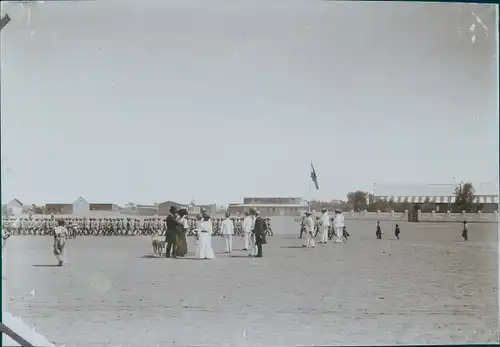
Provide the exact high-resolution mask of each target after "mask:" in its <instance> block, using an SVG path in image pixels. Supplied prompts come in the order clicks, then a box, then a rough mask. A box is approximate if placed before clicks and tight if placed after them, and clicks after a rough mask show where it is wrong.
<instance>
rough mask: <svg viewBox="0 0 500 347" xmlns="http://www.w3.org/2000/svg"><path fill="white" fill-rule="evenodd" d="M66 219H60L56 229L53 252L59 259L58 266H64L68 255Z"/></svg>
mask: <svg viewBox="0 0 500 347" xmlns="http://www.w3.org/2000/svg"><path fill="white" fill-rule="evenodd" d="M64 224H65V221H64V219H59V220H58V221H57V225H58V226H56V227H55V228H54V245H53V251H54V255H55V257H56V259H57V265H58V266H62V265H63V263H64V260H65V255H66V251H65V248H66V240H67V239H68V229H66V228H65V227H64Z"/></svg>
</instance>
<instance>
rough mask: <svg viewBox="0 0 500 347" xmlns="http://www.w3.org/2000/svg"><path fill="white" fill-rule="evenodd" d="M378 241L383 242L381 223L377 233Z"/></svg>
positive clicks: (378, 224)
mask: <svg viewBox="0 0 500 347" xmlns="http://www.w3.org/2000/svg"><path fill="white" fill-rule="evenodd" d="M375 235H376V236H377V240H382V228H381V227H380V221H377V231H375Z"/></svg>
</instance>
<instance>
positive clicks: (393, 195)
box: [373, 183, 498, 211]
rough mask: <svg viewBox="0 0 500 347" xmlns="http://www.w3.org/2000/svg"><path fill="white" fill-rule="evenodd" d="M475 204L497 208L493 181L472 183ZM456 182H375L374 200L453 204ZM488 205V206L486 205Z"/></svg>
mask: <svg viewBox="0 0 500 347" xmlns="http://www.w3.org/2000/svg"><path fill="white" fill-rule="evenodd" d="M473 185H474V188H475V199H474V203H475V204H482V205H483V206H484V208H486V209H488V210H490V209H491V210H492V211H493V210H498V187H497V185H495V184H493V183H478V184H474V183H473ZM456 187H457V184H378V183H377V184H375V185H374V190H373V195H374V198H375V199H376V200H385V201H392V202H395V203H411V204H417V203H424V202H426V201H428V202H430V203H434V204H443V205H448V204H453V203H454V202H455V199H456V198H455V188H456ZM488 205H489V206H488Z"/></svg>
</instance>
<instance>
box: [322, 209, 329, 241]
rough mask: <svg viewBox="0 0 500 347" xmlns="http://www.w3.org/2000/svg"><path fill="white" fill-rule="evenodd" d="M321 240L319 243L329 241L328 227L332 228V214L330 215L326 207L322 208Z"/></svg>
mask: <svg viewBox="0 0 500 347" xmlns="http://www.w3.org/2000/svg"><path fill="white" fill-rule="evenodd" d="M321 212H322V214H321V223H320V225H321V241H320V242H319V243H327V242H328V229H330V216H329V215H328V211H327V209H326V208H325V207H323V208H322V209H321Z"/></svg>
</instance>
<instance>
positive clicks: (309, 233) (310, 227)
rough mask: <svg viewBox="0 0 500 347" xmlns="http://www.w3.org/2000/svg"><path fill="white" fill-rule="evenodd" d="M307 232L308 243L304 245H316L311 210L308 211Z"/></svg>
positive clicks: (312, 246)
mask: <svg viewBox="0 0 500 347" xmlns="http://www.w3.org/2000/svg"><path fill="white" fill-rule="evenodd" d="M305 232H306V243H305V244H304V246H303V247H307V248H309V247H311V248H314V247H316V243H315V242H314V219H313V218H312V214H311V212H306V222H305Z"/></svg>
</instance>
